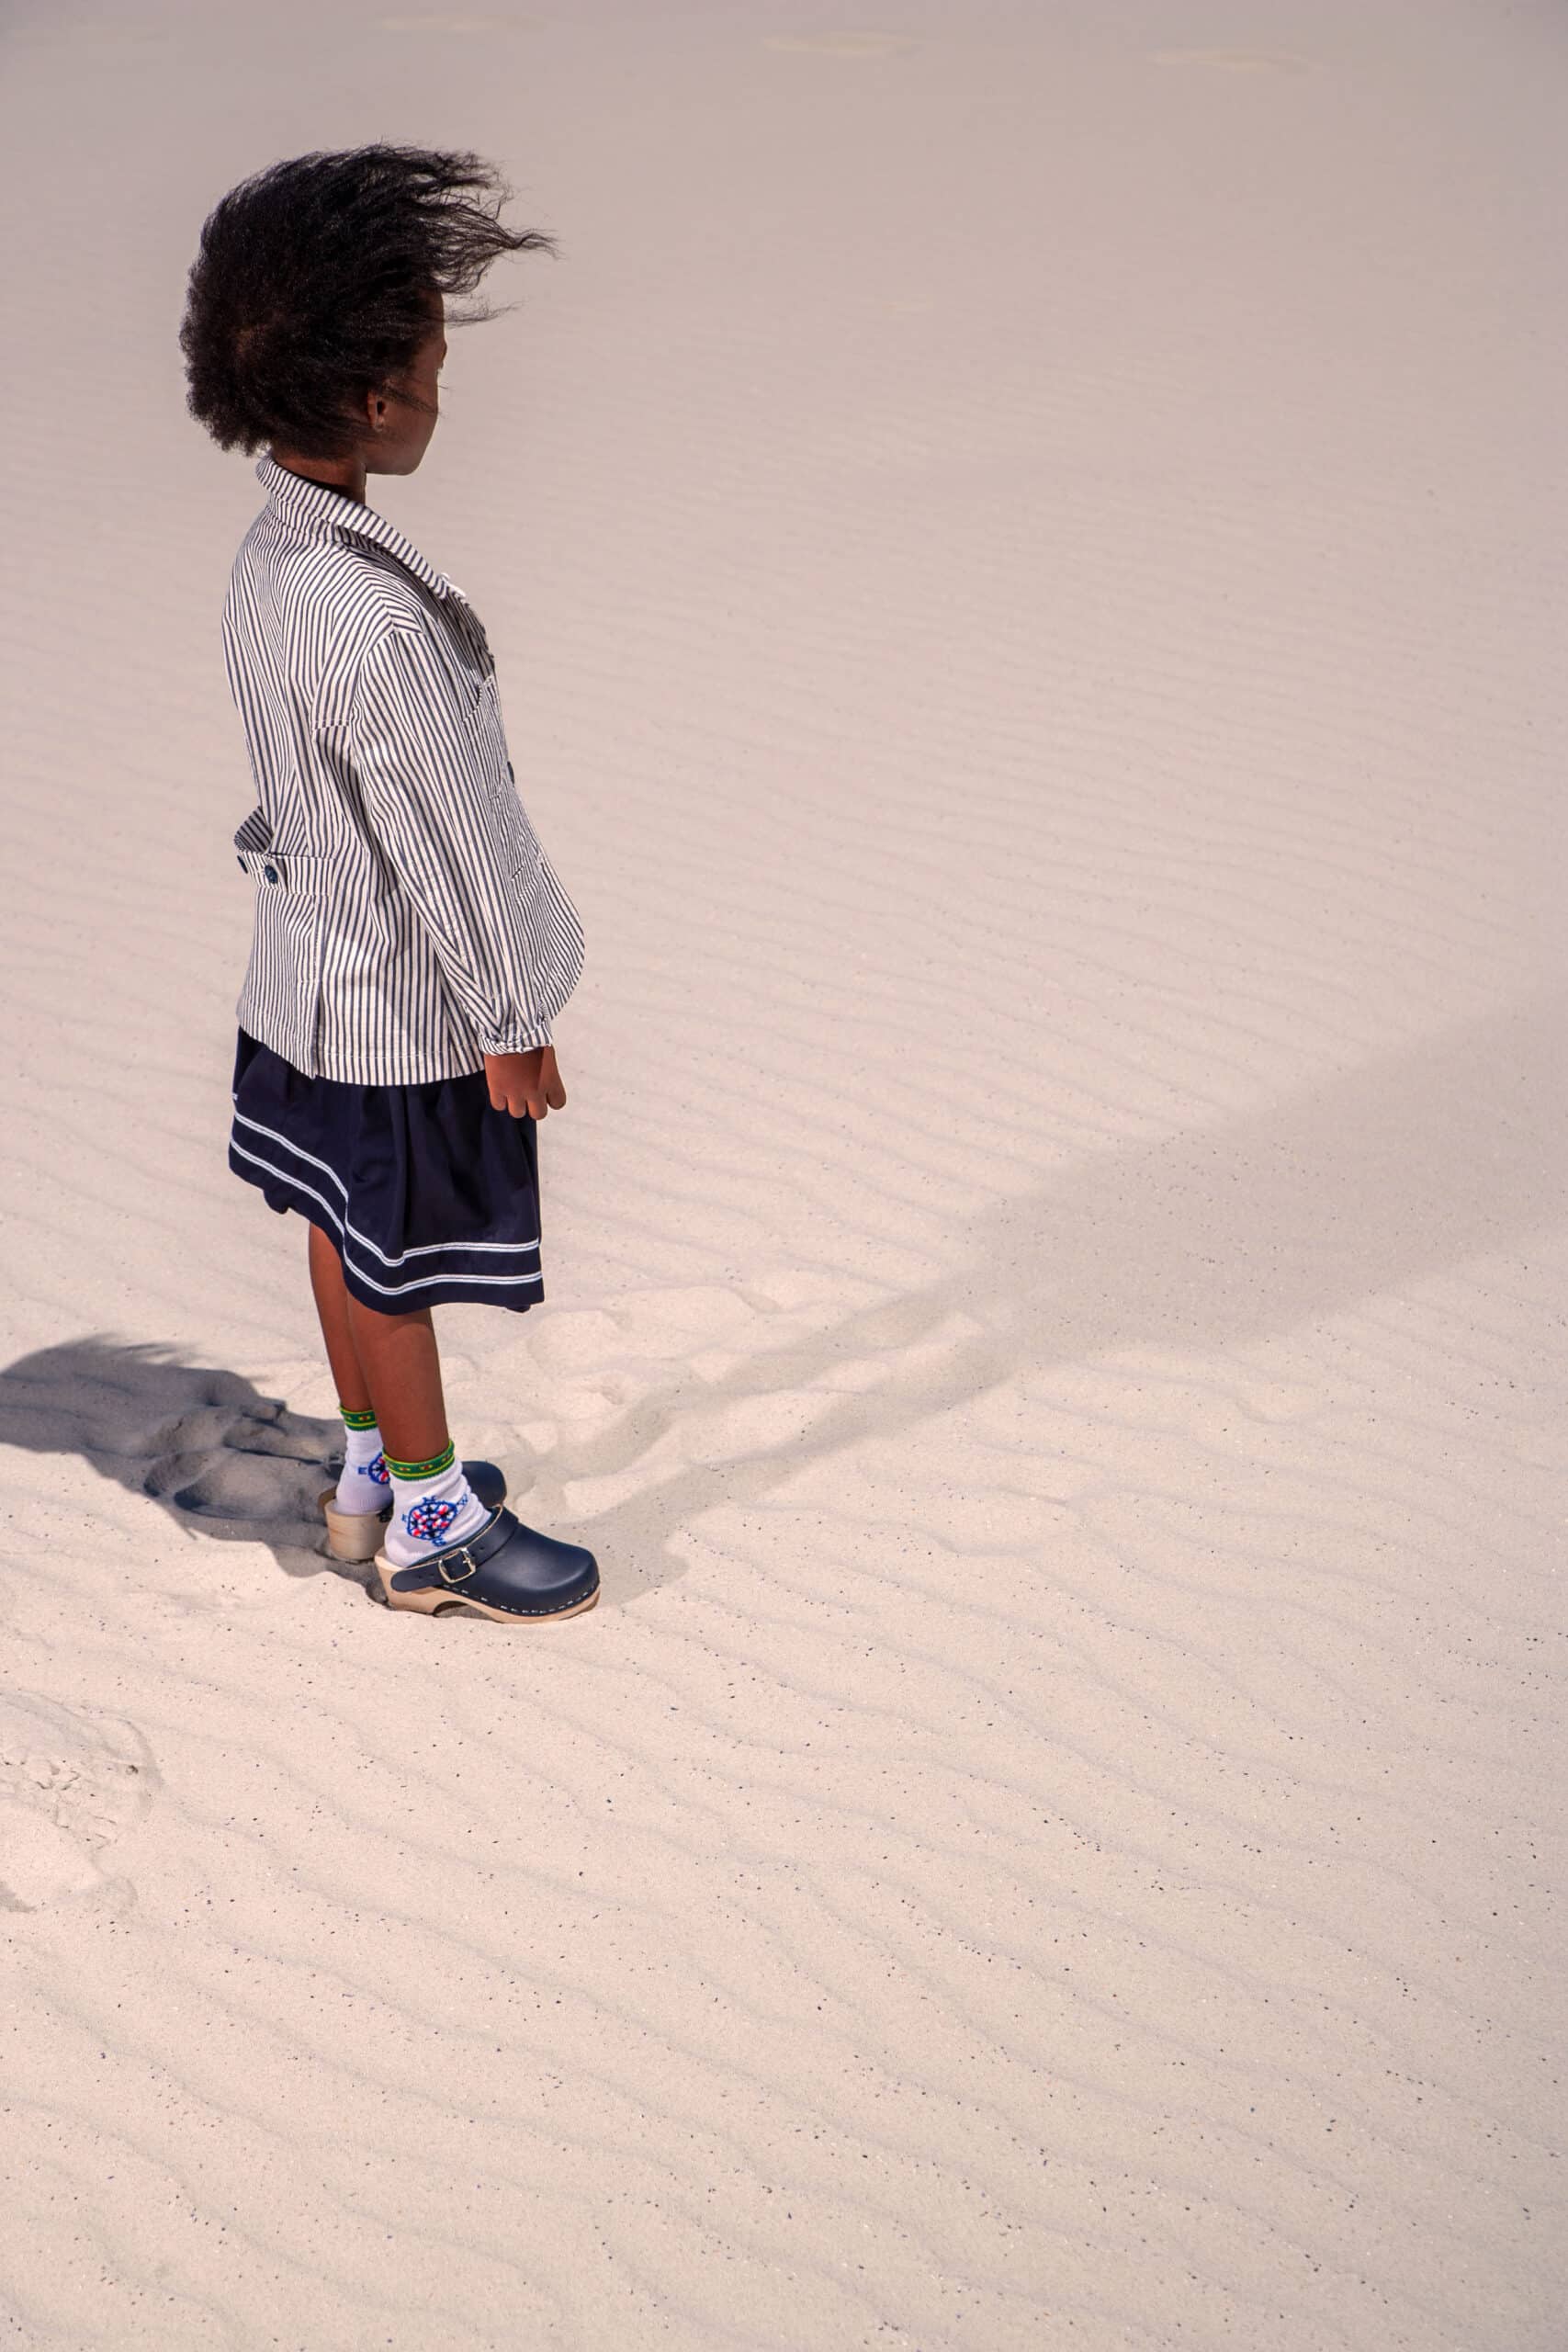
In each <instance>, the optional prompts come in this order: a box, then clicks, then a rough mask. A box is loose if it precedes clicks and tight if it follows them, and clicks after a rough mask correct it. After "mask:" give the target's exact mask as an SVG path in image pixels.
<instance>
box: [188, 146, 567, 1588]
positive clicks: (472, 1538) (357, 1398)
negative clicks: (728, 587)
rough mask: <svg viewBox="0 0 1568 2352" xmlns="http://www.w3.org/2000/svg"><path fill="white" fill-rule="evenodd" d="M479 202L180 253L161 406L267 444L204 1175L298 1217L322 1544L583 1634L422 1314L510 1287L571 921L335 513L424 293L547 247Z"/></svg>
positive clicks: (284, 199) (414, 449) (390, 460)
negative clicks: (226, 1087)
mask: <svg viewBox="0 0 1568 2352" xmlns="http://www.w3.org/2000/svg"><path fill="white" fill-rule="evenodd" d="M505 197H506V191H505V189H504V188H503V187H501V185H500V183H499V181H498V180H497V178H496V175H495V174H494V173H493V172H492V171H491V169H490V168H489V167H488V166H487V165H485V164H481V163H480V162H479V158H478V157H477V156H473V155H463V154H432V153H423V152H422V151H420V150H417V149H413V148H401V147H386V146H375V147H365V148H360V149H358V150H356V151H355V152H354V153H348V154H331V155H303V156H300V157H299V158H298V159H297V160H296V161H294V162H292V163H286V164H276V166H275V167H274V168H273V169H272V170H270V171H266V172H263V173H261V174H260V175H258V176H257V177H255V178H254V179H250V180H246V181H245V182H244V183H243V185H242V186H241V187H237V188H235V189H233V190H232V191H231V194H230V195H228V196H226V197H225V198H224V199H223V201H222V202H221V203H220V205H219V207H218V209H217V210H216V211H215V212H214V213H213V214H212V216H211V218H210V219H209V220H208V221H207V223H206V225H205V227H204V228H203V230H202V233H201V250H200V252H199V254H198V255H197V261H196V263H195V266H194V267H193V268H192V270H191V274H190V294H189V302H188V306H187V309H186V317H185V323H184V325H183V327H182V329H181V334H180V342H181V347H182V348H183V350H184V352H185V355H186V365H187V372H188V378H189V386H190V406H191V410H192V413H194V414H195V415H196V416H197V418H198V419H199V420H200V422H201V423H202V424H205V425H206V426H207V428H208V430H209V432H210V433H211V434H212V435H213V437H214V439H216V440H217V441H218V442H219V443H220V445H221V446H222V447H224V448H226V449H227V448H233V447H236V446H238V447H242V448H244V449H246V450H250V451H254V450H255V449H257V448H258V447H262V446H263V445H264V444H265V446H266V448H267V451H268V454H267V455H266V456H265V457H264V458H263V459H262V461H261V463H260V464H259V465H258V467H257V468H256V471H257V473H258V475H259V477H260V479H261V481H262V482H263V484H264V486H265V491H266V497H267V503H266V505H265V508H264V510H263V511H262V513H261V514H260V515H258V516H257V518H256V520H255V522H254V524H253V525H252V526H251V528H250V530H249V532H248V533H247V534H246V537H245V540H244V543H243V546H242V548H241V549H240V553H239V556H238V558H237V560H236V561H235V565H234V572H233V580H232V584H231V588H230V592H229V599H228V603H227V605H226V606H225V608H224V616H223V639H224V651H225V658H226V661H227V664H228V671H229V682H230V684H231V688H232V690H233V695H234V700H235V702H236V704H237V705H238V707H239V711H240V717H241V719H242V721H243V726H244V732H245V740H246V744H247V746H248V749H249V752H250V759H251V767H252V771H253V773H254V778H255V787H256V791H257V794H258V796H259V800H260V806H259V807H258V808H257V809H254V811H253V813H252V814H251V815H250V816H249V817H247V818H246V819H245V821H244V823H243V825H242V826H241V827H240V829H239V831H238V832H237V833H236V834H235V836H234V846H235V849H236V852H237V853H238V856H239V862H240V864H241V865H242V866H243V868H244V869H245V871H246V872H247V873H248V874H249V875H250V876H252V877H253V878H254V882H255V884H256V910H255V932H254V944H253V946H252V950H251V958H250V966H249V969H248V970H247V972H246V975H245V981H244V987H243V991H242V993H241V997H240V1001H239V1007H238V1011H239V1017H240V1035H239V1044H238V1050H237V1054H236V1057H235V1066H234V1121H233V1130H232V1135H231V1141H230V1146H229V1164H230V1166H231V1169H232V1170H233V1171H234V1173H235V1174H236V1175H237V1176H242V1177H243V1178H244V1179H245V1181H246V1182H248V1183H252V1184H254V1185H256V1186H257V1187H258V1188H259V1190H260V1191H261V1193H262V1194H263V1196H264V1198H265V1200H266V1201H267V1202H268V1203H269V1204H270V1205H271V1206H272V1207H273V1208H275V1209H276V1210H279V1211H284V1210H288V1209H295V1210H297V1211H298V1212H299V1215H300V1216H303V1217H305V1218H306V1219H307V1220H308V1222H309V1225H310V1282H311V1286H312V1289H313V1291H314V1294H315V1301H316V1307H317V1311H318V1313H319V1315H320V1317H321V1333H322V1337H323V1338H324V1340H325V1341H326V1351H327V1357H328V1360H329V1362H330V1363H331V1365H332V1370H333V1378H334V1380H335V1381H336V1384H337V1391H338V1397H339V1400H340V1404H341V1408H342V1411H343V1417H344V1422H345V1424H346V1426H347V1431H348V1439H347V1458H346V1461H345V1463H344V1470H343V1475H342V1476H341V1477H340V1478H339V1480H338V1483H337V1486H336V1488H335V1489H329V1490H328V1492H327V1493H326V1494H324V1495H323V1496H322V1497H321V1504H322V1508H323V1510H324V1511H325V1514H326V1519H327V1526H328V1541H329V1544H330V1546H331V1548H332V1550H333V1552H334V1553H335V1554H336V1555H337V1556H338V1557H340V1558H343V1559H356V1560H363V1559H367V1558H369V1557H370V1556H371V1555H374V1556H375V1565H376V1570H377V1575H378V1578H379V1582H380V1587H381V1594H382V1597H383V1598H384V1599H385V1600H388V1601H389V1603H390V1605H391V1606H392V1607H393V1608H394V1609H413V1610H420V1611H425V1612H427V1613H432V1614H434V1613H435V1612H437V1611H443V1610H446V1609H451V1608H463V1609H467V1610H470V1611H477V1612H478V1613H479V1615H480V1616H484V1617H491V1618H495V1619H497V1620H498V1621H500V1622H501V1623H508V1624H515V1623H520V1622H522V1621H524V1620H525V1619H541V1618H548V1617H570V1616H574V1615H575V1614H576V1613H577V1612H578V1611H580V1610H583V1609H591V1608H592V1605H593V1603H594V1601H595V1600H596V1599H597V1598H598V1592H599V1572H598V1568H597V1566H596V1565H595V1563H594V1559H593V1555H592V1553H591V1552H586V1551H584V1550H582V1549H581V1546H580V1545H577V1544H563V1543H560V1542H558V1541H557V1540H556V1539H555V1538H554V1537H551V1536H548V1535H542V1534H539V1533H537V1532H535V1531H534V1530H533V1529H531V1528H527V1527H525V1526H523V1525H522V1524H521V1522H520V1521H518V1520H517V1519H516V1518H515V1517H514V1516H513V1513H512V1512H511V1511H510V1510H507V1509H506V1508H505V1493H506V1489H505V1482H504V1480H503V1479H502V1476H501V1473H500V1472H499V1471H498V1470H496V1469H494V1468H493V1466H492V1465H491V1464H488V1463H463V1462H459V1461H457V1459H456V1456H455V1453H454V1449H453V1446H452V1442H451V1439H450V1436H449V1434H448V1431H447V1427H446V1407H445V1404H444V1401H443V1397H442V1389H441V1365H440V1359H439V1357H438V1355H437V1353H436V1346H435V1334H434V1329H433V1326H432V1323H431V1317H430V1310H431V1308H432V1306H436V1305H438V1304H439V1303H440V1302H441V1301H443V1300H445V1299H485V1300H489V1301H491V1302H492V1303H493V1304H494V1305H496V1306H506V1307H510V1308H512V1309H513V1310H514V1311H516V1310H519V1309H523V1308H526V1307H529V1306H533V1305H534V1304H535V1303H536V1300H538V1299H539V1298H540V1297H541V1295H543V1294H542V1285H541V1279H540V1268H539V1196H538V1158H537V1146H536V1121H537V1120H540V1119H543V1118H545V1117H547V1115H548V1114H549V1112H551V1111H552V1110H554V1111H558V1110H560V1109H561V1108H562V1107H563V1106H564V1104H565V1103H566V1090H565V1088H564V1087H563V1085H562V1084H561V1080H560V1073H559V1069H558V1066H557V1061H556V1054H555V1047H554V1046H553V1045H552V1044H551V1042H550V1024H551V1022H552V1021H553V1019H554V1017H555V1015H556V1014H557V1013H558V1012H559V1011H560V1009H561V1007H562V1006H563V1005H564V1004H565V1002H566V1001H567V999H568V997H569V996H570V994H571V991H572V989H573V988H574V987H575V985H576V983H577V979H578V976H579V974H580V972H581V968H582V930H581V924H580V922H579V921H578V918H577V913H576V910H575V909H574V908H573V906H572V904H571V901H570V899H569V898H568V897H567V895H566V892H565V891H564V890H563V889H562V888H561V886H560V883H559V882H558V880H557V878H556V875H555V871H554V869H553V867H552V866H551V865H550V863H549V860H548V859H547V857H546V855H545V854H544V852H543V850H542V849H541V848H540V846H539V842H538V840H537V838H536V835H535V832H534V829H533V827H532V825H531V824H530V823H529V821H528V818H527V816H526V814H525V810H524V809H523V806H522V803H521V802H520V800H519V798H518V796H517V790H516V786H515V784H514V782H513V772H512V763H511V762H510V760H509V759H508V758H507V756H506V739H505V735H504V733H503V731H502V720H501V709H500V705H499V704H498V702H497V700H496V689H495V667H494V663H493V662H492V661H491V654H490V648H489V646H488V644H487V642H486V639H485V633H484V631H483V629H482V628H480V627H479V621H478V619H477V618H476V616H475V615H474V613H473V612H472V610H471V609H470V607H469V606H468V603H467V602H466V600H465V599H464V597H463V596H462V594H461V593H460V592H459V591H458V590H457V588H455V587H454V586H453V584H452V582H450V581H449V580H446V579H445V578H444V577H443V576H442V574H441V573H440V572H439V571H435V570H434V567H433V566H432V565H430V564H428V563H426V562H425V560H424V559H423V557H422V556H421V555H419V554H418V553H417V552H416V550H415V549H414V548H412V546H411V545H410V543H409V541H408V540H407V539H406V538H404V537H403V535H402V533H401V532H400V531H399V530H396V529H395V528H394V527H393V526H392V525H391V524H390V523H389V522H387V521H386V520H385V519H384V518H383V517H382V516H381V515H378V514H377V513H376V512H375V510H374V509H373V508H371V507H369V506H367V504H366V503H365V490H366V477H367V475H368V474H408V473H412V471H413V470H414V469H415V467H416V466H417V465H418V464H419V462H420V460H421V458H423V455H424V452H425V449H426V448H427V447H428V446H429V442H430V437H431V435H432V433H433V432H434V427H435V421H436V413H437V406H438V387H437V381H436V379H437V375H438V372H439V369H440V367H441V363H442V360H443V359H444V358H445V356H446V332H445V330H446V298H447V297H448V296H450V295H463V294H468V293H471V292H472V291H473V290H474V289H475V288H477V287H478V285H479V281H480V279H481V278H482V277H483V276H484V273H485V271H486V270H487V269H488V268H489V266H490V265H491V262H493V261H494V260H495V259H496V258H497V256H498V255H500V254H503V253H520V252H525V251H530V250H533V249H536V248H540V247H547V246H548V244H549V240H548V239H547V238H546V237H542V236H538V235H536V234H533V233H531V232H514V231H513V230H511V229H508V228H506V227H503V226H502V222H501V220H500V212H501V209H502V204H503V202H504V201H505ZM481 315H482V314H481ZM388 1487H390V1497H388V1491H387V1490H388Z"/></svg>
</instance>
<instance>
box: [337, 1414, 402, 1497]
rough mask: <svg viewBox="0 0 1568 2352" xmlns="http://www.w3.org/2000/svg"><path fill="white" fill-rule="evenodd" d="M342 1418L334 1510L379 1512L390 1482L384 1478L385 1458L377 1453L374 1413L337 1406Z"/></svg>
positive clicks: (377, 1434) (377, 1433)
mask: <svg viewBox="0 0 1568 2352" xmlns="http://www.w3.org/2000/svg"><path fill="white" fill-rule="evenodd" d="M338 1411H339V1412H340V1413H341V1414H342V1415H343V1427H344V1464H343V1474H342V1476H340V1477H339V1479H338V1482H337V1494H336V1497H335V1498H334V1502H335V1508H336V1509H337V1510H352V1511H373V1510H374V1511H381V1510H386V1508H387V1498H388V1492H389V1486H390V1481H389V1478H388V1476H387V1461H386V1456H385V1455H384V1454H383V1453H382V1452H381V1432H380V1430H378V1428H377V1426H376V1416H375V1414H374V1413H358V1412H353V1413H351V1412H350V1411H349V1409H348V1408H347V1406H346V1405H340V1406H339V1407H338Z"/></svg>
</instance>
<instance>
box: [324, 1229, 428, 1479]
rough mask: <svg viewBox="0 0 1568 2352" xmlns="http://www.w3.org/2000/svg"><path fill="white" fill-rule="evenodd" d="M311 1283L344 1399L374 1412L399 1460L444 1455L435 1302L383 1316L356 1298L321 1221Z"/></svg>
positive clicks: (383, 1437)
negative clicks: (346, 1284) (431, 1305)
mask: <svg viewBox="0 0 1568 2352" xmlns="http://www.w3.org/2000/svg"><path fill="white" fill-rule="evenodd" d="M310 1287H311V1289H312V1290H313V1291H314V1293H315V1295H316V1312H317V1314H318V1315H319V1316H320V1317H321V1337H322V1339H323V1340H325V1341H326V1347H327V1361H328V1363H330V1364H331V1366H332V1370H333V1379H334V1380H335V1381H336V1383H337V1393H338V1401H339V1402H340V1403H341V1404H343V1405H345V1406H346V1407H347V1408H348V1409H349V1410H350V1411H351V1412H374V1413H375V1416H376V1419H377V1424H378V1428H379V1430H380V1432H381V1442H382V1444H383V1445H384V1446H385V1448H386V1450H387V1452H388V1453H389V1455H390V1456H392V1457H393V1458H395V1459H396V1460H398V1461H400V1462H423V1461H426V1460H428V1459H429V1458H430V1457H431V1456H432V1455H434V1454H438V1453H442V1452H443V1451H444V1450H445V1448H446V1443H447V1429H446V1397H444V1395H443V1393H442V1387H441V1358H440V1356H439V1354H438V1353H437V1351H436V1346H435V1327H434V1323H433V1322H432V1321H431V1319H430V1309H429V1307H428V1306H416V1307H412V1308H411V1309H409V1310H408V1311H407V1312H406V1313H404V1314H400V1315H382V1314H380V1313H378V1310H377V1309H376V1308H375V1307H373V1306H365V1305H364V1304H363V1303H362V1301H360V1300H359V1299H357V1298H353V1297H351V1296H350V1295H349V1293H348V1291H347V1289H346V1288H345V1287H344V1279H343V1266H342V1263H341V1261H340V1260H339V1258H338V1254H337V1250H336V1249H335V1248H334V1247H333V1243H332V1242H331V1240H329V1238H328V1237H327V1236H326V1234H324V1233H323V1232H322V1231H321V1228H320V1227H318V1226H312V1227H310Z"/></svg>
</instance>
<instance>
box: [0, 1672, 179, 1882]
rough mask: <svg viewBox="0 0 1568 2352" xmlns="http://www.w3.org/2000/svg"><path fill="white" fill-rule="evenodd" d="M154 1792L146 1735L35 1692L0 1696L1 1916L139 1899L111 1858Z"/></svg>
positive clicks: (155, 1778) (154, 1777) (153, 1771)
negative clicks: (78, 1902) (96, 1900)
mask: <svg viewBox="0 0 1568 2352" xmlns="http://www.w3.org/2000/svg"><path fill="white" fill-rule="evenodd" d="M157 1786H158V1774H157V1770H156V1768H155V1767H154V1765H153V1762H152V1751H151V1750H150V1748H149V1747H148V1746H147V1743H146V1741H145V1740H144V1739H143V1738H142V1736H141V1733H140V1732H138V1731H136V1730H134V1729H133V1728H132V1726H131V1725H130V1724H127V1723H121V1722H118V1720H117V1719H116V1718H115V1717H114V1716H112V1715H86V1714H81V1713H77V1711H76V1710H75V1709H74V1708H72V1707H63V1706H61V1705H60V1704H59V1703H58V1702H56V1701H54V1700H52V1699H45V1698H42V1697H40V1696H39V1695H38V1694H37V1693H35V1692H31V1691H8V1692H6V1694H5V1695H4V1696H0V1911H42V1910H46V1909H47V1908H48V1907H49V1906H50V1905H51V1904H55V1903H62V1902H65V1901H67V1900H68V1899H70V1898H71V1897H73V1896H92V1895H97V1894H109V1893H118V1894H120V1895H121V1897H122V1898H123V1897H124V1896H126V1895H130V1896H132V1897H133V1896H134V1892H135V1890H134V1889H133V1888H132V1887H130V1883H129V1882H127V1881H125V1880H117V1879H115V1878H114V1876H113V1875H112V1873H111V1872H110V1871H108V1870H107V1869H106V1867H105V1857H106V1856H107V1852H108V1849H110V1848H111V1847H112V1846H113V1845H114V1844H115V1843H116V1841H117V1840H118V1839H119V1838H123V1837H124V1835H125V1833H126V1831H127V1830H128V1829H130V1828H131V1827H132V1826H134V1825H135V1824H136V1823H137V1822H138V1821H139V1820H140V1819H141V1815H143V1814H144V1813H145V1812H146V1810H147V1808H148V1806H149V1805H150V1804H151V1803H152V1794H153V1792H154V1790H155V1789H156V1788H157Z"/></svg>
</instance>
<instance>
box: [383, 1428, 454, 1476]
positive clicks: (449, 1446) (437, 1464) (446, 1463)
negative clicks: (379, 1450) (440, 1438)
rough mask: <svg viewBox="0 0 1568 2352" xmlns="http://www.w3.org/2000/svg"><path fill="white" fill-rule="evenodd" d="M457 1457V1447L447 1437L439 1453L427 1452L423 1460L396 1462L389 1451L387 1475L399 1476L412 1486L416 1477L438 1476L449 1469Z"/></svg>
mask: <svg viewBox="0 0 1568 2352" xmlns="http://www.w3.org/2000/svg"><path fill="white" fill-rule="evenodd" d="M456 1460H457V1447H456V1446H455V1445H454V1444H453V1442H452V1441H451V1439H450V1438H448V1439H447V1441H446V1444H445V1445H444V1446H443V1447H442V1449H441V1451H440V1453H431V1454H427V1455H426V1456H425V1458H424V1460H423V1462H397V1461H394V1460H393V1458H392V1456H391V1455H390V1454H388V1455H387V1457H386V1462H387V1470H388V1475H389V1476H391V1477H393V1478H401V1479H403V1480H404V1481H405V1482H406V1483H407V1484H409V1485H411V1486H412V1483H413V1481H414V1480H415V1479H416V1478H439V1477H440V1476H441V1474H442V1472H443V1471H445V1470H450V1468H451V1467H452V1464H453V1463H454V1462H456Z"/></svg>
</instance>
